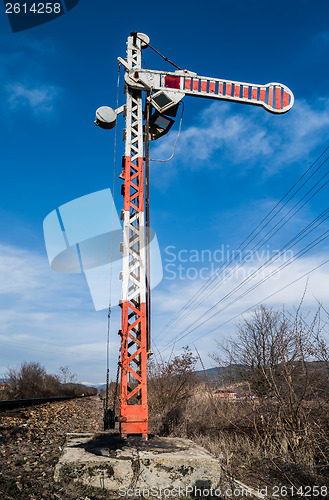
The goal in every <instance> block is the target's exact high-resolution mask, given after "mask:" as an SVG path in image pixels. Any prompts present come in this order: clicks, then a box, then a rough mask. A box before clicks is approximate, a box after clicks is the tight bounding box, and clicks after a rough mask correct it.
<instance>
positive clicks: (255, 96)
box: [251, 87, 257, 100]
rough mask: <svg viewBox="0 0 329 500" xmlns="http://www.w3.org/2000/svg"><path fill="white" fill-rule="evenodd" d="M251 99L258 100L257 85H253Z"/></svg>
mask: <svg viewBox="0 0 329 500" xmlns="http://www.w3.org/2000/svg"><path fill="white" fill-rule="evenodd" d="M251 99H255V100H257V87H253V88H252V90H251Z"/></svg>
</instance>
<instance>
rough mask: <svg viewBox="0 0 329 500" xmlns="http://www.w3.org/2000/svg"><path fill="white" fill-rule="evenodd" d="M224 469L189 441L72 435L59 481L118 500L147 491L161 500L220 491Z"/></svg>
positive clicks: (60, 464)
mask: <svg viewBox="0 0 329 500" xmlns="http://www.w3.org/2000/svg"><path fill="white" fill-rule="evenodd" d="M220 470H221V469H220V465H219V461H218V459H216V458H215V457H214V456H213V455H211V454H210V453H209V452H208V451H206V450H205V449H203V448H201V447H200V446H197V445H196V444H195V443H193V442H192V441H190V440H187V439H180V438H165V437H157V436H153V437H152V436H151V437H150V438H149V440H148V441H143V440H142V439H141V438H140V437H139V436H131V437H130V436H129V437H128V438H127V439H125V440H124V439H122V438H121V437H120V436H119V435H118V434H98V435H92V434H90V435H81V436H79V435H71V436H70V435H69V436H68V439H67V443H66V445H65V447H64V450H63V454H62V456H61V458H60V460H59V462H58V464H57V466H56V469H55V480H56V481H58V482H64V483H68V482H71V481H76V482H80V483H82V484H84V485H88V486H92V487H96V488H104V489H106V490H109V491H110V492H112V493H116V494H117V495H118V497H124V496H126V495H127V496H133V492H136V491H137V490H138V491H141V490H145V491H144V495H145V496H148V497H152V496H153V497H156V496H157V497H158V498H161V492H163V491H164V490H166V489H167V490H168V491H167V495H166V496H169V492H170V493H172V494H171V495H170V496H174V493H175V490H177V497H180V498H184V492H186V493H187V495H186V496H189V495H188V494H189V492H191V493H192V490H191V488H193V491H195V488H198V489H201V490H203V489H208V490H209V489H211V488H213V489H216V488H218V486H219V482H220ZM137 496H138V494H137ZM192 496H193V493H192Z"/></svg>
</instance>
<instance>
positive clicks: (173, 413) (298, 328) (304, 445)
mask: <svg viewBox="0 0 329 500" xmlns="http://www.w3.org/2000/svg"><path fill="white" fill-rule="evenodd" d="M324 326H325V323H323V322H321V320H320V315H319V312H318V313H317V314H316V316H315V318H314V319H313V321H312V322H311V324H309V323H307V322H306V321H305V320H304V319H303V317H302V316H301V313H300V310H299V309H298V310H297V312H296V313H295V314H294V316H293V317H292V316H291V315H290V314H288V313H287V312H285V311H282V312H275V311H273V310H271V309H268V308H266V307H264V306H262V307H260V308H259V309H257V310H256V311H255V312H254V314H253V316H252V317H251V318H249V319H247V320H245V321H244V322H243V323H242V324H240V325H239V327H238V335H237V336H236V337H235V340H231V341H229V342H228V344H227V345H226V346H225V349H224V351H225V353H226V355H225V359H226V364H225V363H224V361H223V360H222V359H219V357H218V356H217V355H213V357H214V358H215V359H216V360H217V362H218V365H219V366H221V367H223V366H224V368H226V371H227V372H229V373H230V374H231V377H230V378H231V380H230V382H231V383H230V385H229V388H230V389H234V390H236V391H237V392H239V393H240V395H241V396H242V397H240V398H238V399H236V400H227V399H225V398H220V397H219V396H218V395H216V392H215V390H214V383H213V381H212V380H210V379H208V378H207V375H206V372H205V374H204V378H203V381H202V382H200V379H198V378H197V377H196V375H195V373H194V367H195V363H196V357H194V356H193V355H192V353H191V352H190V351H189V350H188V349H187V350H186V351H185V353H184V354H183V355H182V356H176V357H175V358H173V359H171V360H169V361H163V360H157V361H153V365H152V369H151V370H150V380H149V405H150V414H151V418H152V425H153V429H152V430H153V432H155V433H159V434H162V435H176V436H181V437H188V438H190V439H193V440H195V441H197V442H198V443H199V444H202V445H203V446H205V447H206V448H208V449H209V450H210V451H211V452H212V453H214V454H215V455H216V456H219V457H220V458H221V460H222V467H223V469H224V470H225V473H226V474H227V476H228V477H231V476H234V477H235V478H236V479H239V480H240V481H241V480H242V481H244V482H245V483H247V484H248V485H249V486H254V487H260V486H261V487H263V486H266V485H269V486H271V485H286V486H288V487H291V486H294V487H295V488H299V487H300V486H313V485H315V486H317V485H327V486H329V480H328V476H329V433H328V431H329V349H328V345H327V343H326V341H325V331H324ZM221 352H223V349H222V351H221ZM196 356H198V354H197V355H196ZM201 362H202V360H201ZM228 368H229V369H228ZM221 378H222V377H221V376H220V370H219V372H218V381H219V380H220V379H221ZM221 388H223V386H222V387H221ZM226 388H228V387H227V386H226ZM287 496H288V497H289V494H288V495H287ZM319 498H321V496H320V497H319ZM322 498H323V497H322Z"/></svg>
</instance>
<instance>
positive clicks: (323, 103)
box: [151, 98, 329, 186]
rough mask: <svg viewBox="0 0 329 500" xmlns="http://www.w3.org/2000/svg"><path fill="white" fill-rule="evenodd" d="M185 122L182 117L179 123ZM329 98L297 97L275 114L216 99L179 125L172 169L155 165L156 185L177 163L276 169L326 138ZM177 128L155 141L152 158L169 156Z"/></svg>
mask: <svg viewBox="0 0 329 500" xmlns="http://www.w3.org/2000/svg"><path fill="white" fill-rule="evenodd" d="M184 125H185V126H186V122H185V123H184V124H183V127H184ZM328 126H329V98H322V99H318V100H317V101H314V102H312V103H310V102H306V101H305V100H303V99H299V100H298V99H297V100H296V102H295V105H294V107H293V108H292V110H291V111H289V112H288V113H287V114H285V115H283V116H274V115H270V114H269V113H266V112H265V111H264V110H263V109H259V108H258V109H254V108H252V107H251V106H249V107H248V108H246V107H237V106H236V105H234V104H227V103H222V102H214V103H212V104H211V105H210V106H208V107H207V108H205V109H204V110H203V111H202V112H201V113H200V114H199V115H198V116H197V118H196V123H194V124H191V125H187V128H185V129H184V128H183V130H182V133H181V136H180V138H179V140H178V143H177V148H176V154H175V157H174V160H173V162H171V165H170V169H165V168H163V165H162V164H154V167H153V168H155V169H156V170H157V175H154V178H155V179H156V180H157V183H158V185H159V186H161V185H162V182H163V180H165V181H167V180H168V179H167V176H168V170H170V176H171V177H172V176H173V170H174V169H175V166H177V164H178V163H179V168H185V169H186V168H187V169H197V168H202V169H204V168H205V167H206V168H208V169H214V168H216V169H218V168H223V167H224V166H225V165H226V164H227V163H229V164H231V165H232V164H233V165H239V166H238V171H240V172H241V173H244V172H246V171H247V170H249V169H251V168H254V167H257V168H258V169H259V168H261V171H262V172H263V173H266V175H272V174H275V173H277V172H278V171H279V170H280V169H281V168H283V167H284V166H286V165H292V164H295V163H297V162H299V161H301V160H303V165H304V164H305V161H306V162H307V161H308V160H309V158H310V155H311V153H312V152H313V151H314V149H315V148H316V147H317V146H318V147H320V146H321V145H322V144H323V142H324V141H325V140H326V138H327V130H328ZM176 133H177V131H176V132H175V131H172V132H171V133H170V134H168V136H167V137H166V138H164V139H162V140H161V141H162V142H161V143H160V142H159V143H155V144H154V145H153V148H152V150H151V157H152V158H167V157H169V156H170V155H171V152H172V144H173V140H174V137H175V134H176Z"/></svg>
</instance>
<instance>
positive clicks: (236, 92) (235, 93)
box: [234, 85, 240, 97]
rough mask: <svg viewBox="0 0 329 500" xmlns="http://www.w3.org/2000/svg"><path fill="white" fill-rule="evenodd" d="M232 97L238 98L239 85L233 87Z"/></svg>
mask: <svg viewBox="0 0 329 500" xmlns="http://www.w3.org/2000/svg"><path fill="white" fill-rule="evenodd" d="M234 97H240V85H234Z"/></svg>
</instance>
